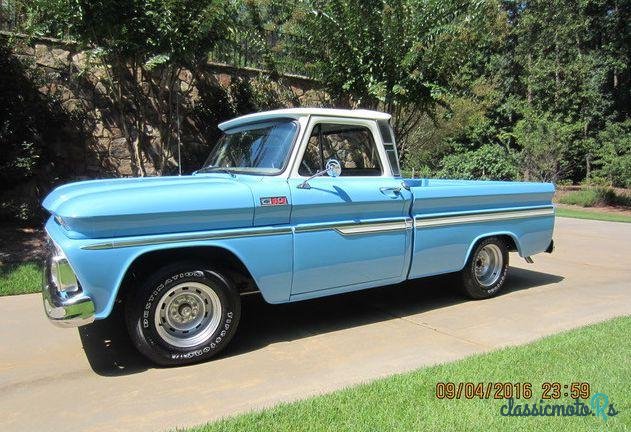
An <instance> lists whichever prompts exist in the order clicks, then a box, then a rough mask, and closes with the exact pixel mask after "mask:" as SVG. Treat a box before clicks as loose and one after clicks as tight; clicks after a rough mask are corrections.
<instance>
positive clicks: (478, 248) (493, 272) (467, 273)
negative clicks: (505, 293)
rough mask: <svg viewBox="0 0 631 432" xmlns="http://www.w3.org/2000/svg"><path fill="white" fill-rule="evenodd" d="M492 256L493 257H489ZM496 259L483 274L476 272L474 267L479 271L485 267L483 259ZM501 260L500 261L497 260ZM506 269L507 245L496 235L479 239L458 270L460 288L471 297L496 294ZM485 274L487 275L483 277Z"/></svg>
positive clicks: (500, 286)
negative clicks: (465, 261) (463, 265)
mask: <svg viewBox="0 0 631 432" xmlns="http://www.w3.org/2000/svg"><path fill="white" fill-rule="evenodd" d="M491 257H493V258H491ZM484 259H488V260H489V261H492V260H496V261H495V262H496V264H495V263H494V264H492V265H489V266H488V268H489V270H488V271H487V273H484V274H483V275H478V274H476V268H478V269H480V272H481V271H482V270H483V269H484V268H485V267H484V265H482V263H483V260H484ZM497 260H501V262H497ZM507 271H508V247H507V245H506V243H505V242H504V241H503V240H502V239H501V238H498V237H488V238H485V239H482V240H480V241H479V242H478V243H477V244H476V245H475V247H474V248H473V251H472V252H471V256H470V257H469V260H468V261H467V264H466V265H465V267H464V269H462V271H461V272H460V278H461V281H462V289H463V291H464V293H465V294H467V295H468V296H469V297H471V298H473V299H486V298H490V297H493V296H495V295H497V293H499V292H500V290H501V289H502V287H503V286H504V282H505V281H506V274H507ZM484 275H486V276H487V277H484Z"/></svg>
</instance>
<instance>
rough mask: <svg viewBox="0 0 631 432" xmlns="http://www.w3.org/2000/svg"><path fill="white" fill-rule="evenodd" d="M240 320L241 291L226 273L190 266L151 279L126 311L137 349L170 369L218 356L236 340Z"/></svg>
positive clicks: (184, 265)
mask: <svg viewBox="0 0 631 432" xmlns="http://www.w3.org/2000/svg"><path fill="white" fill-rule="evenodd" d="M240 314H241V299H240V297H239V294H238V292H237V289H236V288H235V287H234V285H233V284H232V282H231V281H230V279H228V277H227V276H226V275H225V274H224V273H223V272H222V271H220V270H216V269H207V266H203V265H201V264H186V263H181V264H175V265H172V266H169V267H166V268H164V269H163V270H161V271H160V272H158V273H157V274H156V275H155V276H154V277H152V278H150V279H148V280H147V281H146V283H144V284H143V285H142V286H140V287H139V289H138V290H137V291H136V292H134V293H132V295H131V297H130V298H129V299H128V301H127V304H126V308H125V317H126V322H127V329H128V331H129V334H130V336H131V339H132V341H133V342H134V344H135V345H136V348H138V350H139V351H140V352H141V353H142V354H144V355H145V356H146V357H148V358H149V359H150V360H152V361H153V362H155V363H158V364H160V365H165V366H171V365H182V364H188V363H195V362H199V361H204V360H207V359H209V358H211V357H213V356H215V355H217V354H218V353H219V352H220V351H221V350H222V349H223V348H225V346H226V345H227V344H228V342H229V341H230V339H232V336H233V335H234V333H235V331H236V329H237V325H238V323H239V318H240Z"/></svg>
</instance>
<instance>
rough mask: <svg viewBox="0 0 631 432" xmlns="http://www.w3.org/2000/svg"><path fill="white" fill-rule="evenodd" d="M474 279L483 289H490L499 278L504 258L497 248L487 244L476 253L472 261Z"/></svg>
mask: <svg viewBox="0 0 631 432" xmlns="http://www.w3.org/2000/svg"><path fill="white" fill-rule="evenodd" d="M473 263H474V265H475V278H476V280H477V281H478V283H479V284H480V285H482V286H483V287H490V286H492V285H493V284H495V282H497V280H498V279H499V278H500V276H501V274H502V267H503V266H504V258H503V256H502V251H501V249H500V248H499V246H497V245H495V244H488V245H486V246H484V247H483V248H482V249H480V250H479V251H478V254H477V255H476V256H475V259H474V261H473Z"/></svg>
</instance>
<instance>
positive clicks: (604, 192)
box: [559, 187, 631, 207]
mask: <svg viewBox="0 0 631 432" xmlns="http://www.w3.org/2000/svg"><path fill="white" fill-rule="evenodd" d="M559 202H560V203H561V204H571V205H578V206H581V207H603V206H616V205H618V206H631V197H630V196H627V195H623V194H618V193H616V191H614V190H613V189H611V188H605V187H596V188H591V189H583V190H579V191H573V192H569V193H568V194H567V195H563V196H562V197H561V198H559Z"/></svg>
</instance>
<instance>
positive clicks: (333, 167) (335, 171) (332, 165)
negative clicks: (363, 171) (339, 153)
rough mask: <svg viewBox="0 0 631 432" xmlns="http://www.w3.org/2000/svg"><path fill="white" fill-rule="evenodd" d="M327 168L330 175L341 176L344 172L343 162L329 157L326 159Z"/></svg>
mask: <svg viewBox="0 0 631 432" xmlns="http://www.w3.org/2000/svg"><path fill="white" fill-rule="evenodd" d="M325 170H326V173H327V174H328V175H329V177H339V175H340V174H342V164H341V163H340V162H339V161H337V160H336V159H329V160H328V161H326V166H325Z"/></svg>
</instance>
